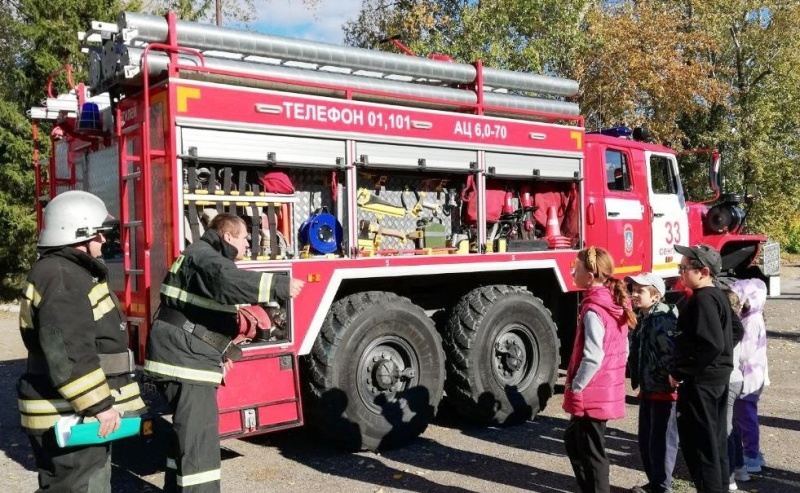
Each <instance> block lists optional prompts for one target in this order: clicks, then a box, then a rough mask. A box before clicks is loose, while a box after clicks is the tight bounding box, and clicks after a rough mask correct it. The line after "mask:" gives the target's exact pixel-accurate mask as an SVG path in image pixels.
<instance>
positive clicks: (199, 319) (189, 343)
mask: <svg viewBox="0 0 800 493" xmlns="http://www.w3.org/2000/svg"><path fill="white" fill-rule="evenodd" d="M235 258H236V248H235V247H234V246H233V245H230V244H229V243H227V242H225V241H223V240H222V239H221V238H220V236H219V234H218V233H217V232H216V231H214V230H208V231H206V232H205V234H204V235H203V236H202V237H201V238H200V240H198V241H195V242H194V243H192V244H191V245H189V246H188V247H187V248H186V250H184V252H183V254H182V255H181V256H179V257H178V258H177V259H176V260H175V262H174V263H173V264H172V266H171V267H170V269H169V272H168V273H167V275H166V277H165V278H164V283H163V284H162V285H161V307H160V310H161V311H162V312H163V311H164V310H177V311H179V312H181V313H182V314H183V316H185V318H186V319H187V320H188V321H189V323H191V324H197V325H201V326H202V327H203V328H205V329H207V330H209V331H212V332H215V333H219V334H223V335H224V336H225V337H226V338H227V339H232V338H234V337H236V335H237V334H238V332H239V327H238V323H237V312H238V308H237V305H241V304H257V303H266V302H269V301H272V300H274V299H276V298H278V299H281V300H286V299H288V297H289V277H288V276H285V275H279V274H271V273H268V272H254V271H246V270H241V269H239V268H238V267H237V266H236V264H235V263H234V261H233V259H235ZM160 316H161V315H159V317H160ZM159 317H157V320H155V322H154V323H153V327H152V329H151V330H150V336H149V339H148V344H147V358H146V360H145V364H144V372H145V375H147V376H148V377H149V378H151V379H153V380H156V381H178V382H187V383H193V384H199V385H213V386H217V385H219V383H220V382H221V381H222V359H223V358H222V354H223V353H222V351H221V350H220V348H218V347H214V346H212V345H211V344H209V343H207V342H206V341H204V340H202V339H200V338H198V337H197V336H196V333H197V332H195V333H192V332H188V331H187V330H184V329H183V328H181V327H176V326H175V325H174V324H172V323H168V322H166V321H164V320H159V319H158V318H159Z"/></svg>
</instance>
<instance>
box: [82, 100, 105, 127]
mask: <svg viewBox="0 0 800 493" xmlns="http://www.w3.org/2000/svg"><path fill="white" fill-rule="evenodd" d="M78 130H84V131H86V130H89V131H100V130H103V120H102V117H101V115H100V107H99V106H98V105H97V103H92V102H88V103H83V107H81V114H80V116H79V117H78Z"/></svg>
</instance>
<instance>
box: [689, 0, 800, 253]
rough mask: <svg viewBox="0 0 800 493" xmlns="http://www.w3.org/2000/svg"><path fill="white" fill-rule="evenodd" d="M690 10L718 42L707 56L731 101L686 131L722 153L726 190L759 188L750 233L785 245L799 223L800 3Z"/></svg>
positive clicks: (738, 0) (740, 0)
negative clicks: (776, 240) (792, 225)
mask: <svg viewBox="0 0 800 493" xmlns="http://www.w3.org/2000/svg"><path fill="white" fill-rule="evenodd" d="M675 3H679V4H684V2H675ZM686 12H687V16H689V17H690V18H691V21H692V25H693V26H694V28H695V29H697V30H702V31H704V32H707V33H709V34H710V35H711V36H713V37H714V38H715V39H716V44H717V49H716V50H714V51H713V52H710V53H709V54H708V59H709V60H710V61H711V62H712V63H713V64H714V73H715V75H716V76H717V77H718V78H719V79H720V80H721V81H723V82H724V83H725V84H726V85H727V86H728V87H729V88H730V97H729V99H728V101H727V102H726V105H725V106H724V107H716V108H713V110H712V111H711V112H709V113H708V115H705V117H703V118H699V119H697V118H685V119H684V120H683V121H682V122H681V127H682V128H683V130H684V133H685V134H686V135H687V136H688V137H689V139H688V140H689V145H699V146H703V145H715V146H718V147H720V148H721V149H722V150H723V151H724V156H725V162H726V164H725V167H726V171H725V177H726V181H727V184H726V188H727V189H728V190H729V191H732V192H743V191H745V190H746V189H747V187H748V186H749V185H756V186H757V187H758V189H759V191H760V192H759V194H760V197H759V200H757V201H756V202H754V204H753V207H752V210H751V214H750V216H749V225H750V229H752V230H755V231H758V232H762V233H766V234H769V235H770V236H771V237H773V238H776V239H778V240H780V241H785V240H786V238H787V235H788V234H789V232H790V229H791V224H793V223H794V224H797V221H798V219H800V212H799V211H800V184H799V183H798V181H797V178H796V177H797V176H798V173H800V160H798V152H799V151H800V134H799V133H798V128H800V113H799V112H798V110H800V84H798V82H800V80H799V79H800V74H799V73H798V69H799V68H800V4H798V3H797V2H780V1H767V2H754V1H751V0H724V1H721V2H713V3H709V4H698V5H693V6H692V7H691V8H688V7H686Z"/></svg>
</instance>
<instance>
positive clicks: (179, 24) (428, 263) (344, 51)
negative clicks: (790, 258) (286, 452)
mask: <svg viewBox="0 0 800 493" xmlns="http://www.w3.org/2000/svg"><path fill="white" fill-rule="evenodd" d="M82 35H83V39H84V41H85V43H86V50H85V51H86V52H87V53H88V55H89V61H90V64H89V71H88V73H89V82H87V83H85V84H77V85H74V86H72V85H71V81H70V85H71V90H70V91H68V92H66V93H64V94H61V95H53V94H50V95H49V97H48V98H47V99H46V101H45V103H44V105H43V106H42V107H37V108H33V109H32V110H31V117H32V118H33V120H34V123H36V122H39V121H43V120H52V121H51V122H50V124H51V125H52V127H50V126H48V128H52V132H51V134H50V137H51V140H52V153H51V155H50V158H49V162H47V163H45V164H40V162H39V158H38V156H35V158H34V165H35V169H36V178H37V180H36V183H37V196H38V197H39V198H40V201H39V203H38V204H37V213H38V218H39V225H40V227H41V218H42V214H41V211H42V208H43V207H45V206H46V203H47V200H49V198H52V197H53V196H55V195H56V194H58V193H60V192H62V191H65V190H71V189H83V190H87V191H90V192H92V193H94V194H96V195H98V196H100V197H101V198H102V199H103V200H104V201H105V202H106V204H108V207H109V210H110V211H111V212H112V214H114V215H115V216H116V217H118V218H119V222H120V228H119V231H118V234H117V235H116V236H115V237H112V238H110V241H109V242H108V243H107V244H106V249H105V251H104V255H105V257H106V262H107V264H108V266H109V269H110V271H111V273H112V276H111V277H112V278H111V283H112V286H113V287H114V289H115V290H116V292H117V293H118V294H119V297H120V300H121V301H122V303H123V305H124V309H125V311H126V315H127V317H128V324H129V328H130V335H131V348H132V349H133V351H134V353H135V355H136V358H137V361H138V362H139V363H140V364H141V362H142V361H143V358H144V352H145V346H146V341H147V334H148V328H149V326H150V321H151V320H152V318H153V313H154V311H155V310H156V309H157V308H158V304H159V288H160V283H161V280H162V279H163V278H164V275H165V274H166V272H167V270H168V269H169V267H170V265H171V263H172V261H173V260H174V259H175V258H176V257H177V256H178V255H179V254H180V252H181V250H182V249H183V248H184V247H185V246H186V245H188V244H189V243H191V242H193V241H197V239H198V238H199V236H200V235H201V234H202V233H203V231H204V225H205V224H206V222H207V221H208V219H209V218H210V217H212V216H213V215H214V214H216V213H219V212H223V211H225V212H233V213H235V214H238V215H240V216H242V217H243V218H245V220H246V222H247V224H248V225H249V227H250V233H251V235H250V242H251V245H250V247H251V248H250V249H251V252H250V253H251V256H250V258H249V259H248V260H245V261H242V262H241V263H240V266H241V267H242V268H243V269H251V270H268V271H277V272H286V273H289V274H291V275H292V276H293V277H296V278H300V279H303V280H305V281H306V286H305V289H304V290H303V292H302V293H301V295H300V296H299V297H297V298H296V299H295V300H293V301H292V302H291V303H290V304H288V305H287V306H272V307H268V308H269V310H270V314H271V317H272V324H273V328H272V330H271V331H269V332H265V333H264V334H262V337H260V338H259V339H256V340H253V341H250V342H248V343H246V344H243V345H242V349H243V355H244V357H243V359H242V360H241V361H239V362H237V363H236V365H235V367H234V369H233V370H232V371H231V372H230V373H229V374H228V376H227V377H226V379H225V382H224V385H223V386H222V387H221V388H220V390H219V405H220V435H221V436H222V437H240V436H243V435H247V434H255V433H264V432H268V431H272V430H280V429H285V428H288V427H294V426H300V425H302V424H303V423H304V422H307V423H309V424H311V425H314V426H316V427H318V429H319V430H320V432H321V434H322V435H324V436H325V437H327V438H329V439H332V440H334V441H336V442H338V443H339V444H341V445H343V446H346V447H349V448H370V449H378V448H383V447H391V446H397V445H401V444H403V443H405V442H407V441H408V440H410V439H413V438H414V437H415V436H417V435H419V434H420V433H421V432H422V431H423V430H424V429H425V428H426V426H427V424H428V423H429V422H430V421H431V419H432V418H433V416H434V413H435V411H436V409H437V406H438V405H439V403H440V401H441V400H442V398H443V394H446V398H447V399H448V400H449V401H450V402H452V403H453V404H454V405H455V406H454V407H455V408H456V409H457V410H458V411H459V412H460V413H462V414H464V415H465V416H466V417H468V418H471V419H473V420H476V421H479V422H483V423H497V424H504V423H513V422H519V421H524V420H526V419H529V418H530V417H532V416H534V415H535V414H536V413H537V412H538V411H539V410H540V409H541V408H542V407H543V406H544V405H545V403H546V402H547V400H548V398H549V397H550V396H551V394H552V392H553V387H554V384H555V382H556V379H557V376H558V369H559V364H560V362H561V361H566V356H567V355H565V354H564V353H565V352H568V351H569V349H570V347H571V342H570V341H571V337H572V332H573V331H574V326H575V321H576V314H577V306H578V302H579V292H578V290H577V288H576V287H575V286H574V285H573V283H572V277H571V270H572V264H573V261H574V258H575V255H576V252H577V249H579V248H581V247H583V246H585V245H597V246H602V247H605V248H607V249H608V250H610V252H611V253H612V254H613V256H614V258H615V260H616V265H617V268H616V274H617V275H618V276H625V275H630V274H636V273H639V272H642V271H652V272H655V273H657V274H658V275H660V276H663V277H664V278H665V279H667V280H668V282H669V284H670V285H672V284H673V283H674V281H675V279H676V278H677V273H678V270H677V267H678V264H679V261H680V256H679V255H678V254H676V252H675V250H674V248H673V246H674V245H675V244H683V245H689V244H695V243H700V242H703V243H708V244H711V245H713V246H714V247H716V248H718V249H719V250H720V251H721V252H722V255H723V264H724V265H723V268H724V271H725V274H726V275H728V276H732V277H745V276H746V277H752V276H760V277H762V278H764V279H766V280H767V281H769V282H770V285H771V288H772V289H773V292H774V291H775V290H777V289H778V284H777V283H776V282H775V279H778V277H777V274H778V256H779V250H778V245H777V244H776V243H774V242H770V241H768V240H767V238H765V237H763V236H757V235H748V234H743V233H742V226H743V223H744V213H743V212H742V209H741V207H740V203H741V202H742V198H741V197H739V196H735V195H730V194H728V195H721V194H720V190H719V185H718V181H719V179H718V176H719V158H718V155H717V154H716V153H715V154H713V156H714V159H713V160H712V165H711V166H710V170H711V172H710V177H711V182H712V188H713V189H714V190H715V191H716V198H717V199H716V200H715V202H714V204H713V206H712V204H706V203H692V202H689V201H687V199H686V194H685V191H684V189H683V185H682V184H681V180H680V178H679V173H678V170H679V168H678V161H677V155H676V153H675V152H674V151H673V150H671V149H669V148H667V147H664V146H661V145H657V144H653V143H648V142H646V139H644V138H642V135H643V134H642V132H641V131H639V130H638V129H637V130H635V131H632V130H631V129H628V128H625V127H619V128H615V129H609V130H607V131H603V132H597V133H593V132H587V131H586V130H585V129H584V122H583V119H582V118H581V117H580V116H579V113H578V108H577V105H575V104H574V103H571V102H569V101H568V100H567V99H568V98H569V97H571V96H573V95H574V94H575V93H576V91H577V83H576V82H574V81H570V80H565V79H558V78H553V77H546V76H540V75H533V74H526V73H518V72H513V71H507V70H498V69H490V68H487V67H483V66H482V64H481V63H480V62H476V63H473V64H462V63H455V62H453V61H451V60H447V59H444V57H431V58H422V57H413V56H406V55H399V54H392V53H387V52H382V51H376V50H364V49H358V48H351V47H343V46H335V45H330V44H324V43H315V42H308V41H302V40H293V39H286V38H280V37H275V36H269V35H263V34H255V33H249V32H240V31H236V30H233V29H227V28H220V27H215V26H209V25H203V24H198V23H193V22H184V21H178V20H176V19H175V17H174V16H173V15H171V14H170V15H167V16H166V17H165V18H162V17H155V16H149V15H145V14H139V13H130V12H126V13H123V14H121V15H120V16H119V19H118V22H117V23H103V22H95V23H93V24H92V26H91V29H90V30H88V31H87V32H86V33H83V34H82ZM34 128H35V129H37V128H38V127H37V126H36V125H34ZM720 196H721V198H720Z"/></svg>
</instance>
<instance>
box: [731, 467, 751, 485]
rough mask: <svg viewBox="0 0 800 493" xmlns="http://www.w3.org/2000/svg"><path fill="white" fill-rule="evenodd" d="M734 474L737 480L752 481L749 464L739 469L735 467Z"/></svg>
mask: <svg viewBox="0 0 800 493" xmlns="http://www.w3.org/2000/svg"><path fill="white" fill-rule="evenodd" d="M732 476H733V478H734V479H735V480H736V481H742V482H747V481H750V475H749V474H747V466H742V467H740V468H738V469H735V470H734V471H733V474H732Z"/></svg>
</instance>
